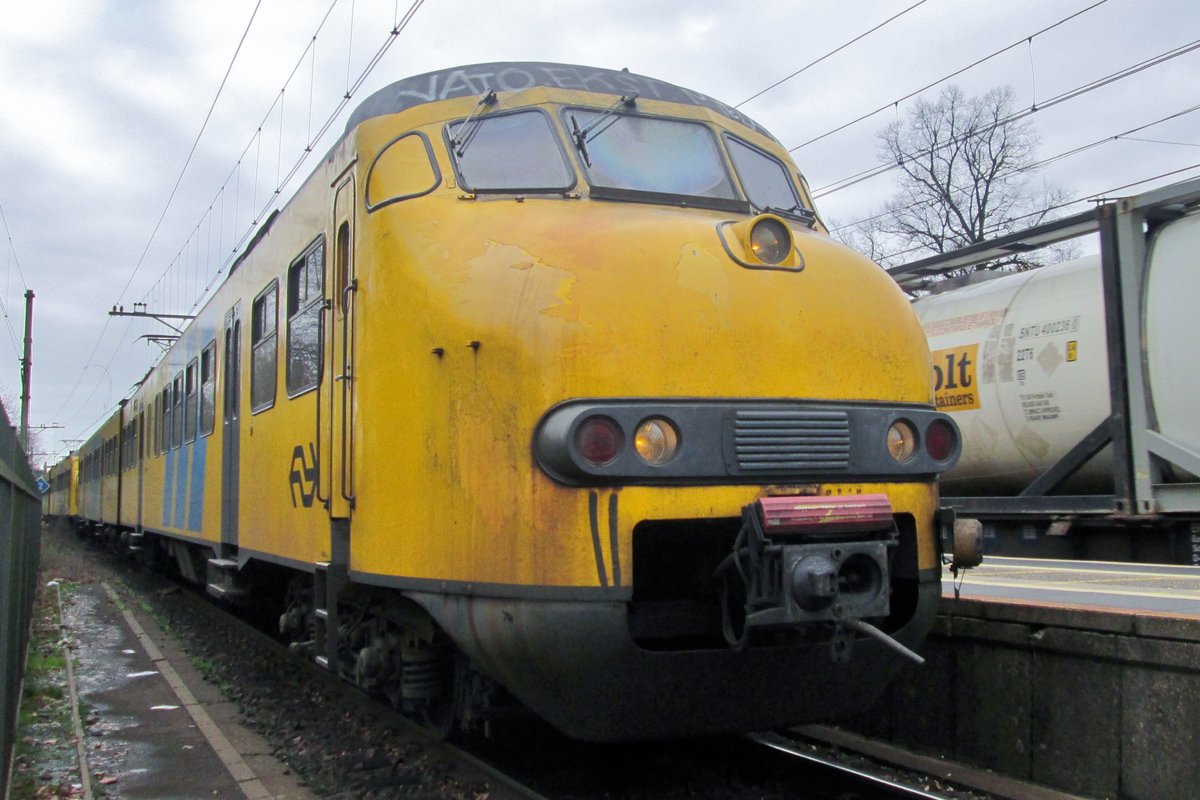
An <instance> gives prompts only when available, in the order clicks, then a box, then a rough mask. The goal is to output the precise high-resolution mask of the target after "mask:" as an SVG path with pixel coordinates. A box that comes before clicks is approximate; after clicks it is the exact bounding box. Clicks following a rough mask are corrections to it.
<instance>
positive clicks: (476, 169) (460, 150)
mask: <svg viewBox="0 0 1200 800" xmlns="http://www.w3.org/2000/svg"><path fill="white" fill-rule="evenodd" d="M446 139H447V142H448V144H449V146H450V152H451V154H452V155H453V156H454V165H455V167H456V168H457V170H458V179H459V183H460V184H461V185H462V187H463V188H464V189H469V190H470V191H472V192H537V191H541V192H565V191H567V190H568V189H571V188H572V187H573V186H574V185H575V171H574V170H572V169H571V167H570V166H569V165H568V163H567V157H566V153H565V152H563V149H562V144H561V142H560V141H559V139H558V136H557V135H556V134H555V133H554V128H553V127H552V126H551V124H550V117H548V116H547V115H546V114H545V112H543V111H540V110H538V109H529V110H525V111H515V112H511V113H493V114H488V115H487V116H483V117H480V116H476V117H474V119H471V118H467V119H463V120H459V121H458V122H451V123H450V124H448V125H447V126H446Z"/></svg>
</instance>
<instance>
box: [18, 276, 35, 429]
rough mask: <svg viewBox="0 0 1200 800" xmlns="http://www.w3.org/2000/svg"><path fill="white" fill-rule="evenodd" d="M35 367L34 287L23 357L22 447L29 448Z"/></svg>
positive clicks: (27, 294)
mask: <svg viewBox="0 0 1200 800" xmlns="http://www.w3.org/2000/svg"><path fill="white" fill-rule="evenodd" d="M32 369H33V289H26V290H25V356H24V358H22V359H21V447H22V448H24V449H25V450H26V451H28V450H29V377H30V372H32Z"/></svg>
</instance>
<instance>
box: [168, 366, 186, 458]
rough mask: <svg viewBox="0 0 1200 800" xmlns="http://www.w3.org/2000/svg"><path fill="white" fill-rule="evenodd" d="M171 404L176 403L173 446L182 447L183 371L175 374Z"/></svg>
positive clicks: (172, 420) (173, 413)
mask: <svg viewBox="0 0 1200 800" xmlns="http://www.w3.org/2000/svg"><path fill="white" fill-rule="evenodd" d="M171 402H172V403H174V407H173V408H172V409H171V424H172V426H173V427H172V428H171V446H172V447H180V446H182V445H183V370H179V372H177V373H176V374H175V380H174V382H173V383H172V384H171Z"/></svg>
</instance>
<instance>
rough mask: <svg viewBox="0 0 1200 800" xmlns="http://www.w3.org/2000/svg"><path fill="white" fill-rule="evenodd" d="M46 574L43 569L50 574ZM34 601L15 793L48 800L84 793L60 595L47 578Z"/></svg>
mask: <svg viewBox="0 0 1200 800" xmlns="http://www.w3.org/2000/svg"><path fill="white" fill-rule="evenodd" d="M44 574H45V573H43V575H44ZM42 584H43V585H42V586H41V587H39V590H38V594H37V598H36V599H35V601H34V621H33V630H32V636H31V638H30V640H29V655H28V658H27V660H26V666H25V683H24V688H23V691H22V694H21V713H20V715H19V717H18V721H17V739H16V749H15V751H14V754H13V755H14V767H13V776H12V787H11V789H10V797H11V799H12V800H48V798H67V797H77V796H79V794H78V790H77V789H75V788H74V787H76V786H78V785H79V765H78V762H77V761H76V760H75V759H76V754H75V739H74V729H73V726H72V723H71V703H70V700H69V699H68V698H69V692H68V690H67V662H66V657H65V656H64V655H63V637H62V627H61V621H60V620H59V618H58V604H57V597H56V593H55V592H54V591H52V590H51V589H49V588H47V587H46V586H45V585H44V584H45V581H43V582H42Z"/></svg>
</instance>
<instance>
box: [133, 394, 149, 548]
mask: <svg viewBox="0 0 1200 800" xmlns="http://www.w3.org/2000/svg"><path fill="white" fill-rule="evenodd" d="M134 424H135V425H136V426H137V427H136V428H134V430H135V431H136V433H135V434H134V454H133V457H134V459H136V461H137V512H136V513H137V527H136V528H135V529H134V530H136V531H138V532H139V533H140V532H141V530H142V497H143V495H145V493H146V492H145V485H144V483H145V474H144V472H145V468H146V456H147V455H148V453H147V452H146V411H145V409H144V408H139V409H138V415H137V421H136V422H135V423H134Z"/></svg>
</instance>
